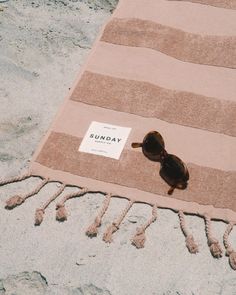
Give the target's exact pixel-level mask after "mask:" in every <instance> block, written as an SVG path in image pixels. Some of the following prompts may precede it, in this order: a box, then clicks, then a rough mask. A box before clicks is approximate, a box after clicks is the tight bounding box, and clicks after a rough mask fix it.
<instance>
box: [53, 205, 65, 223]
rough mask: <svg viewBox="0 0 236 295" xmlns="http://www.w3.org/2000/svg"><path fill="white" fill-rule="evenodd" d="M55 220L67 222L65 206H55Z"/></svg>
mask: <svg viewBox="0 0 236 295" xmlns="http://www.w3.org/2000/svg"><path fill="white" fill-rule="evenodd" d="M56 210H57V211H56V220H57V221H60V222H63V221H65V220H67V212H66V208H65V204H57V206H56Z"/></svg>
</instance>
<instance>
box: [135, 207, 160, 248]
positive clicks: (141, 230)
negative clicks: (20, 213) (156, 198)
mask: <svg viewBox="0 0 236 295" xmlns="http://www.w3.org/2000/svg"><path fill="white" fill-rule="evenodd" d="M156 219H157V205H156V204H155V205H154V206H153V208H152V217H151V218H150V219H149V220H148V221H147V222H146V223H145V224H144V225H143V226H141V227H138V228H137V229H136V234H135V235H134V237H133V238H132V239H131V243H132V245H134V246H135V247H136V248H137V249H140V248H144V246H145V241H146V236H145V231H146V229H147V228H148V227H149V226H150V225H151V224H152V223H153V222H154V221H156Z"/></svg>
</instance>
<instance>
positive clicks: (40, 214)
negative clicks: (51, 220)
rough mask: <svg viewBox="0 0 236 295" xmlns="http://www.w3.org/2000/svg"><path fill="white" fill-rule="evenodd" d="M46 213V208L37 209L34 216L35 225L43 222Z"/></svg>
mask: <svg viewBox="0 0 236 295" xmlns="http://www.w3.org/2000/svg"><path fill="white" fill-rule="evenodd" d="M44 213H45V210H44V209H36V211H35V216H34V225H40V224H41V223H42V221H43V216H44Z"/></svg>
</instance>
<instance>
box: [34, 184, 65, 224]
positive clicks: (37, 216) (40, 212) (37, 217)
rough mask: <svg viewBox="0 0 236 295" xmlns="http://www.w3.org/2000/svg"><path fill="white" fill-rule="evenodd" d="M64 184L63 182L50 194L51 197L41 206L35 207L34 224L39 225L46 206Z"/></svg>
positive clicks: (59, 192)
mask: <svg viewBox="0 0 236 295" xmlns="http://www.w3.org/2000/svg"><path fill="white" fill-rule="evenodd" d="M65 187H66V185H65V184H64V183H63V184H62V185H61V186H60V188H59V189H58V190H57V191H56V192H55V193H54V194H53V195H52V197H51V198H50V199H49V200H48V201H47V202H46V203H45V204H44V205H43V206H42V207H41V208H38V209H36V211H35V215H34V217H35V218H34V225H36V226H37V225H40V224H41V223H42V221H43V217H44V214H45V210H46V208H47V207H48V206H49V204H50V203H51V202H52V201H54V200H55V199H56V198H57V197H58V196H59V195H60V194H61V193H62V192H63V190H64V189H65Z"/></svg>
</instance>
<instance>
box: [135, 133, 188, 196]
mask: <svg viewBox="0 0 236 295" xmlns="http://www.w3.org/2000/svg"><path fill="white" fill-rule="evenodd" d="M131 146H132V148H142V152H143V154H144V156H145V157H147V158H148V159H149V160H151V161H154V162H159V163H160V165H161V168H160V172H159V174H160V176H161V178H162V179H163V180H164V181H165V182H166V183H167V184H168V185H169V186H170V189H169V190H168V195H172V194H173V192H174V190H175V189H176V188H177V189H181V190H184V189H186V188H187V186H188V180H189V171H188V168H187V166H186V164H185V163H184V162H183V161H182V160H181V159H180V158H178V157H177V156H175V155H172V154H168V152H167V151H166V150H165V142H164V139H163V137H162V136H161V134H160V133H159V132H157V131H151V132H148V133H147V134H146V135H145V137H144V139H143V141H142V143H137V142H133V143H132V144H131ZM176 171H177V172H176ZM175 172H176V175H174V174H175ZM177 174H178V175H177ZM171 175H172V176H171Z"/></svg>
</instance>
